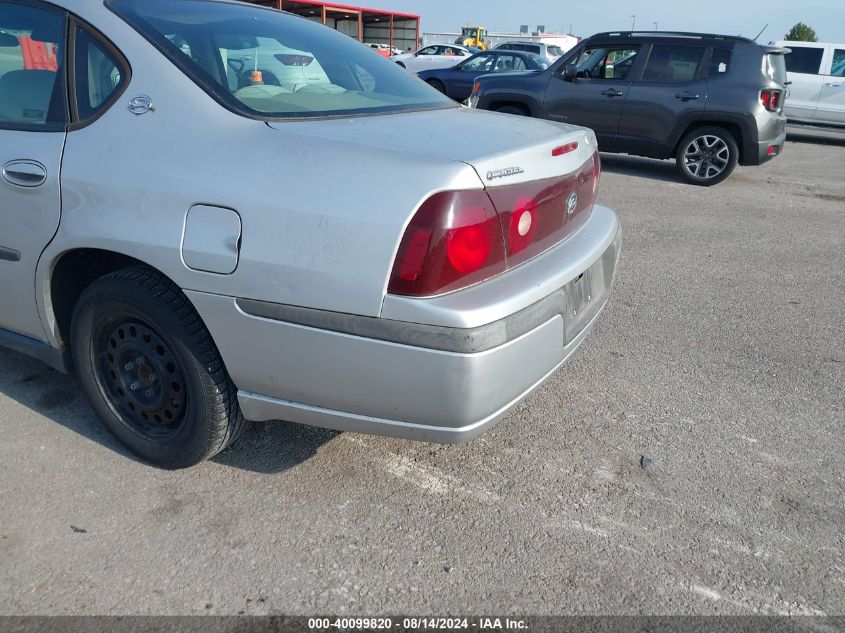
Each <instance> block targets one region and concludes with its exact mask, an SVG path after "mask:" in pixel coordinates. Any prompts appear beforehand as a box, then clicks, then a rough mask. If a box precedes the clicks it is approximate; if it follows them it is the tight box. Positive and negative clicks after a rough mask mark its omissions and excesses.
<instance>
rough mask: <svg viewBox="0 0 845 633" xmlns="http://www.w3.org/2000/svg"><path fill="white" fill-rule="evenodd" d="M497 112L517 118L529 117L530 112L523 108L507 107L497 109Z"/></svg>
mask: <svg viewBox="0 0 845 633" xmlns="http://www.w3.org/2000/svg"><path fill="white" fill-rule="evenodd" d="M496 112H501V113H502V114H515V115H517V116H528V111H527V110H526V109H525V108H523V107H522V106H516V105H506V106H501V107H498V108H496Z"/></svg>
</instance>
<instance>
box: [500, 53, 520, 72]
mask: <svg viewBox="0 0 845 633" xmlns="http://www.w3.org/2000/svg"><path fill="white" fill-rule="evenodd" d="M515 70H526V67H525V62H524V61H522V58H521V57H517V56H516V55H499V59H498V60H496V69H495V72H497V73H506V72H512V71H515Z"/></svg>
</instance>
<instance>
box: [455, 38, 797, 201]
mask: <svg viewBox="0 0 845 633" xmlns="http://www.w3.org/2000/svg"><path fill="white" fill-rule="evenodd" d="M785 52H786V49H784V48H780V47H775V46H761V45H759V44H757V43H756V42H753V41H751V40H749V39H745V38H741V37H730V36H723V35H708V34H700V33H665V32H645V33H632V32H615V33H600V34H598V35H594V36H592V37H590V38H588V39H587V40H584V41H583V42H581V44H579V45H578V46H577V47H575V49H573V50H572V51H571V52H570V53H569V54H568V55H566V56H565V57H564V58H563V59H561V60H560V61H558V63H556V64H554V65H553V66H552V67H551V68H549V69H548V70H546V71H543V72H542V73H530V74H524V75H486V76H483V77H480V78H479V79H478V81H477V82H476V88H475V89H474V94H473V95H472V97H471V98H470V100H469V102H468V103H469V105H470V106H471V107H476V108H481V109H486V110H497V111H499V112H508V113H511V114H522V115H526V116H534V117H538V118H543V119H550V120H553V121H563V122H566V123H574V124H577V125H583V126H586V127H589V128H592V129H593V130H594V131H595V133H596V136H597V137H598V142H599V147H600V148H601V149H602V151H608V152H621V153H626V154H635V155H639V156H649V157H652V158H672V157H674V158H675V159H676V162H677V166H678V171H679V172H680V174H681V175H682V176H683V177H684V178H685V179H686V180H687V181H688V182H691V183H694V184H698V185H713V184H716V183H718V182H721V181H722V180H724V179H725V178H727V177H728V176H729V175H730V174H731V172H732V171H733V170H734V168H735V166H736V165H737V163H739V164H740V165H760V164H762V163H764V162H766V161H768V160H770V159H772V158H774V157H775V156H777V155H778V154H780V152H781V150H782V149H783V144H784V141H785V139H786V131H785V123H786V117H785V116H784V114H783V102H784V94H785V90H786V86H785V84H786V70H785V66H784V53H785Z"/></svg>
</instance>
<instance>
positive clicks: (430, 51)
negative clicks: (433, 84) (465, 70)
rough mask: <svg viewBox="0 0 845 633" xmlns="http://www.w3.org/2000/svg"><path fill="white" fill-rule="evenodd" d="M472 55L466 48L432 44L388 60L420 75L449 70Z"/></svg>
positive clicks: (455, 45)
mask: <svg viewBox="0 0 845 633" xmlns="http://www.w3.org/2000/svg"><path fill="white" fill-rule="evenodd" d="M476 52H477V51H476ZM473 54H474V53H473V51H471V50H470V49H468V48H467V47H465V46H458V45H457V44H432V45H431V46H423V47H422V48H421V49H420V50H418V51H417V52H416V53H403V54H402V55H394V56H393V57H391V58H390V60H391V61H393V62H396V63H397V64H399V65H400V66H401V67H402V68H405V69H407V70H409V71H410V72H412V73H420V72H422V71H424V70H432V69H434V68H450V67H451V66H454V65H455V64H456V63H457V62H459V61H461V60H462V59H467V58H469V57H472V55H473Z"/></svg>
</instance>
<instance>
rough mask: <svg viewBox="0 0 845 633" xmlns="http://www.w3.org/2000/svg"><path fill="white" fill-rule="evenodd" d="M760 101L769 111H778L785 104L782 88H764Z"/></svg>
mask: <svg viewBox="0 0 845 633" xmlns="http://www.w3.org/2000/svg"><path fill="white" fill-rule="evenodd" d="M760 103H762V104H763V107H764V108H766V110H768V111H769V112H777V111H778V110H780V107H781V106H782V105H783V91H782V90H762V91H761V92H760Z"/></svg>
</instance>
